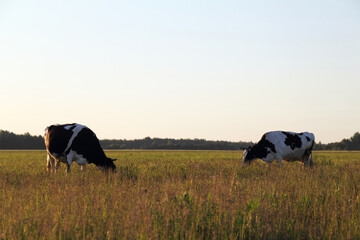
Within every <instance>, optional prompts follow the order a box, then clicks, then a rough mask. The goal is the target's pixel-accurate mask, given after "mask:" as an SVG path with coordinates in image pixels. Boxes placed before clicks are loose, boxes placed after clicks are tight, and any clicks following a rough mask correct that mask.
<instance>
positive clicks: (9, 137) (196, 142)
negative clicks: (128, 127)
mask: <svg viewBox="0 0 360 240" xmlns="http://www.w3.org/2000/svg"><path fill="white" fill-rule="evenodd" d="M100 144H101V146H102V147H103V148H104V149H168V150H170V149H178V150H240V149H243V148H246V147H248V146H252V145H254V143H253V142H246V141H240V142H230V141H210V140H205V139H171V138H150V137H145V138H143V139H135V140H125V139H123V140H121V139H111V140H110V139H104V140H100ZM0 149H3V150H5V149H45V144H44V139H43V137H42V136H40V135H39V136H33V135H30V134H29V133H25V134H15V133H13V132H9V131H5V130H0ZM314 150H337V151H341V150H360V133H359V132H356V133H355V134H354V135H353V136H352V137H350V138H349V139H343V140H341V141H340V142H334V143H328V144H323V143H321V142H318V143H316V144H315V146H314Z"/></svg>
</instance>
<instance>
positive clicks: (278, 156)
mask: <svg viewBox="0 0 360 240" xmlns="http://www.w3.org/2000/svg"><path fill="white" fill-rule="evenodd" d="M276 162H277V163H278V164H279V166H280V167H283V163H282V155H281V154H277V155H276Z"/></svg>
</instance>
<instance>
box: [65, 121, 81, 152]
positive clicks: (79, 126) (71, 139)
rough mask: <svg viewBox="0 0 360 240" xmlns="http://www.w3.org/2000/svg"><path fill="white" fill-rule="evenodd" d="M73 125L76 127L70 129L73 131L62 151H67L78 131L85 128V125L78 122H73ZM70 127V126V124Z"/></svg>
mask: <svg viewBox="0 0 360 240" xmlns="http://www.w3.org/2000/svg"><path fill="white" fill-rule="evenodd" d="M75 126H76V127H75V128H74V129H73V130H72V131H73V134H72V136H71V138H70V140H69V142H68V145H67V147H66V149H65V151H64V152H67V151H68V150H69V148H70V147H71V145H72V143H73V141H74V139H75V138H76V137H77V135H78V134H79V132H80V131H81V130H82V129H84V128H86V126H84V125H80V124H75ZM70 127H72V126H70ZM69 129H70V128H69ZM69 129H68V130H69Z"/></svg>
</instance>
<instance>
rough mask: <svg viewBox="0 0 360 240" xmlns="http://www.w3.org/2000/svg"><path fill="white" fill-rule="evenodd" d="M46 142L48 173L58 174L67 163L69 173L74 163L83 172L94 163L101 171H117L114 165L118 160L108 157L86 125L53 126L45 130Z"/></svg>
mask: <svg viewBox="0 0 360 240" xmlns="http://www.w3.org/2000/svg"><path fill="white" fill-rule="evenodd" d="M44 140H45V146H46V151H47V166H46V169H47V172H48V173H51V172H56V171H57V169H58V167H59V165H60V162H63V163H66V165H67V172H68V173H69V172H70V170H71V163H72V162H73V161H76V162H77V164H79V165H80V166H81V169H82V170H83V169H84V168H85V166H86V165H87V164H90V163H93V164H95V165H96V166H97V167H98V168H99V169H101V170H112V171H113V172H115V171H116V166H115V164H114V163H113V161H115V160H116V159H111V158H108V157H106V155H105V153H104V150H103V149H102V147H101V145H100V142H99V139H98V138H97V137H96V135H95V133H94V132H93V131H92V130H91V129H89V128H88V127H86V126H84V125H81V124H77V123H72V124H64V125H59V124H57V125H51V126H49V127H47V128H46V129H45V134H44Z"/></svg>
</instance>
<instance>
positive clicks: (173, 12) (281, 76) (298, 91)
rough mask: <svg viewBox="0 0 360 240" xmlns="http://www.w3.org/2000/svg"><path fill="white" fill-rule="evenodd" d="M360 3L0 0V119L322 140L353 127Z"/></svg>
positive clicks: (120, 131) (357, 105) (10, 125)
mask: <svg viewBox="0 0 360 240" xmlns="http://www.w3.org/2000/svg"><path fill="white" fill-rule="evenodd" d="M359 91H360V2H359V1H357V0H338V1H332V0H326V1H325V0H322V1H316V0H305V1H285V0H283V1H279V0H278V1H196V0H192V1H160V0H153V1H111V0H109V1H74V0H72V1H45V0H43V1H39V0H32V1H25V0H24V1H17V0H11V1H10V0H9V1H6V0H5V1H4V0H0V112H1V114H0V129H3V130H9V131H13V132H15V133H24V132H30V133H31V134H36V135H39V134H43V130H44V128H45V127H46V126H48V125H50V124H53V123H70V122H71V123H72V122H78V123H82V124H85V125H87V126H89V127H90V128H92V129H93V130H94V131H95V133H96V134H97V136H98V137H99V138H101V139H104V138H118V139H120V138H121V139H124V138H125V139H136V138H144V137H146V136H150V137H169V138H205V139H212V140H231V141H239V140H244V141H247V140H251V141H258V140H259V139H260V137H261V135H262V134H263V133H265V132H267V131H271V130H289V131H310V132H313V133H314V134H315V136H316V140H317V141H322V142H325V143H327V142H333V141H339V140H341V139H343V138H349V137H351V136H352V135H353V134H354V133H355V132H357V131H360V111H359V110H360V95H359Z"/></svg>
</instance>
